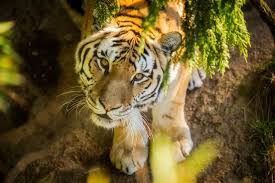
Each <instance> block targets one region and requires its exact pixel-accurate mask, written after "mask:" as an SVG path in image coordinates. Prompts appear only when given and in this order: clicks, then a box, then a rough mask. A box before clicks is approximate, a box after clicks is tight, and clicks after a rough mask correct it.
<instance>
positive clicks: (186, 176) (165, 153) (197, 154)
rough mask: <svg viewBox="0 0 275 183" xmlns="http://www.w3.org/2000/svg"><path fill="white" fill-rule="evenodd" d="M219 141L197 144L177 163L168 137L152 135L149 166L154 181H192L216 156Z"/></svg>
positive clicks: (162, 182)
mask: <svg viewBox="0 0 275 183" xmlns="http://www.w3.org/2000/svg"><path fill="white" fill-rule="evenodd" d="M218 146H219V143H218V141H216V140H207V141H205V142H204V143H203V144H201V145H199V146H198V147H197V148H196V149H195V150H194V151H193V152H192V153H191V155H190V156H188V157H187V159H186V160H185V161H183V162H182V163H180V164H177V163H176V162H175V160H174V147H173V144H172V142H171V140H170V138H169V137H167V136H165V135H163V134H158V135H155V136H154V140H153V142H152V146H151V159H150V161H151V167H152V174H153V182H154V183H166V182H169V183H183V182H184V183H193V182H196V179H197V177H198V175H199V174H200V173H201V172H203V171H204V170H205V169H206V168H207V166H209V165H210V164H211V162H212V161H213V160H214V159H215V158H216V157H217V156H218V154H219V148H218Z"/></svg>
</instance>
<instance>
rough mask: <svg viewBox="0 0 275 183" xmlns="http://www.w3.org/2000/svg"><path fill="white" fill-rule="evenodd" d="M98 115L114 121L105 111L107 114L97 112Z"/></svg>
mask: <svg viewBox="0 0 275 183" xmlns="http://www.w3.org/2000/svg"><path fill="white" fill-rule="evenodd" d="M96 115H97V116H99V117H100V118H103V119H106V120H110V121H113V119H112V118H110V116H109V115H108V114H107V113H105V114H96Z"/></svg>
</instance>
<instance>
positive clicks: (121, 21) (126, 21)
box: [117, 20, 141, 28]
mask: <svg viewBox="0 0 275 183" xmlns="http://www.w3.org/2000/svg"><path fill="white" fill-rule="evenodd" d="M117 22H118V23H131V24H133V25H135V26H137V27H139V28H141V25H139V24H137V23H135V22H132V21H129V20H124V21H123V20H120V21H117Z"/></svg>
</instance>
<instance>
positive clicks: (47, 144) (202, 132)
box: [0, 0, 274, 183]
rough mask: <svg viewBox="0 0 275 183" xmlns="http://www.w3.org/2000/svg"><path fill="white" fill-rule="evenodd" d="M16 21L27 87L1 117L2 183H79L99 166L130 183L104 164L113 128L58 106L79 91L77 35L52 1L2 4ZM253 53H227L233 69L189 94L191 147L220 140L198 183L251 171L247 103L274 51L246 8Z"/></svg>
mask: <svg viewBox="0 0 275 183" xmlns="http://www.w3.org/2000/svg"><path fill="white" fill-rule="evenodd" d="M6 20H15V22H16V27H15V30H14V35H13V42H14V45H15V48H16V50H17V51H18V52H19V54H20V55H21V56H22V57H23V58H24V62H25V63H24V64H23V65H22V72H23V73H24V75H25V76H26V78H27V84H26V86H25V87H23V88H20V89H16V90H18V92H20V93H21V94H22V96H23V97H24V98H25V99H26V100H27V101H28V105H27V106H25V107H24V108H23V109H18V107H17V106H16V105H12V106H13V107H12V110H11V112H10V113H9V114H8V115H7V116H5V117H4V116H3V114H0V120H1V123H2V124H1V125H0V132H1V134H0V182H2V181H4V180H5V182H7V183H32V182H40V183H43V182H47V181H48V180H51V182H58V183H59V182H60V183H66V182H68V183H70V182H74V183H78V182H79V183H80V182H85V180H86V177H87V172H88V170H89V169H91V168H93V167H97V166H100V167H103V168H105V169H106V170H107V171H108V172H109V173H110V175H111V180H112V182H115V183H117V182H118V183H124V182H128V183H130V182H131V183H132V182H136V177H135V176H127V175H124V174H122V173H120V172H119V171H117V170H116V169H115V168H113V167H112V165H111V164H110V162H109V150H110V147H111V141H112V131H110V130H105V129H102V128H99V127H96V126H94V125H93V124H92V123H91V122H90V121H89V115H88V111H87V110H82V111H80V110H74V109H71V108H70V107H67V108H66V107H65V108H63V110H61V108H62V104H64V103H65V102H66V101H68V100H70V99H72V98H73V97H74V95H73V93H67V94H64V95H61V96H58V95H60V94H61V93H64V92H68V91H76V90H78V88H76V86H77V81H76V78H77V77H76V75H75V73H74V70H73V69H74V57H73V53H74V49H75V46H76V44H77V42H78V40H79V39H80V37H79V35H80V32H79V31H78V29H77V28H76V27H75V26H74V24H73V23H72V21H71V20H70V18H69V17H68V16H67V14H66V13H65V11H64V10H63V9H62V8H61V6H60V4H59V2H58V1H56V0H48V1H43V0H36V1H32V0H10V1H1V2H0V21H6ZM246 20H247V24H248V29H249V31H250V33H251V48H250V49H249V58H248V61H247V63H246V62H245V61H244V59H243V58H242V57H240V56H239V54H238V52H237V51H236V50H232V55H231V61H232V62H231V67H230V70H228V71H227V72H226V73H225V75H224V76H223V77H221V76H220V75H217V76H215V77H214V78H213V79H207V80H206V81H205V84H204V86H203V87H202V88H200V89H197V90H195V91H193V92H191V93H190V94H189V95H188V97H187V104H186V114H187V119H188V122H189V124H190V127H191V131H192V136H193V140H194V143H195V146H197V145H198V144H200V143H201V142H203V141H204V140H206V139H208V138H217V139H219V140H221V141H222V144H223V146H222V151H221V154H220V156H219V157H218V159H217V160H216V161H215V162H214V163H213V164H212V165H211V166H210V167H209V168H208V169H207V170H206V171H205V172H204V173H203V175H202V176H201V177H200V179H199V182H210V183H212V182H230V183H231V182H240V181H241V180H244V179H248V178H249V179H255V182H259V181H260V179H259V177H257V176H255V175H254V174H253V171H254V169H255V167H253V164H252V162H253V161H252V160H253V153H254V151H255V149H256V148H257V147H255V145H254V143H252V142H251V140H250V134H249V124H250V122H251V121H253V119H254V118H255V115H254V113H253V107H251V106H253V105H248V104H249V100H250V98H249V96H251V92H253V91H250V89H251V86H253V85H257V81H255V80H253V78H254V77H253V75H254V74H255V72H256V71H257V70H258V69H259V68H261V67H262V66H263V65H264V63H266V62H267V61H268V60H269V59H270V58H271V57H272V54H274V39H273V37H272V34H271V32H270V30H269V28H268V27H267V26H266V24H265V23H264V22H263V21H262V19H261V18H260V16H259V14H258V13H257V11H256V10H254V9H248V10H247V11H246Z"/></svg>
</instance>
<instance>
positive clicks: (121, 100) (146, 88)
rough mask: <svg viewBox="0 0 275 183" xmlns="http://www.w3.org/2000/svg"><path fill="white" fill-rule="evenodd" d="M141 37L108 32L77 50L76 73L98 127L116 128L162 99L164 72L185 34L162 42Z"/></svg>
mask: <svg viewBox="0 0 275 183" xmlns="http://www.w3.org/2000/svg"><path fill="white" fill-rule="evenodd" d="M140 40H141V36H140V34H139V33H137V32H135V31H131V30H127V31H125V30H122V29H121V28H108V29H104V30H102V31H100V32H97V33H95V34H93V35H90V36H89V37H87V38H86V39H85V40H83V41H81V42H80V43H79V45H78V47H77V50H76V54H75V56H76V72H77V73H78V75H79V82H80V84H81V86H82V89H83V91H84V93H85V96H86V103H87V105H88V107H89V108H90V109H91V113H92V115H91V118H92V121H93V122H94V123H96V124H97V125H99V126H103V127H105V128H113V127H115V126H117V125H119V124H120V122H121V121H122V119H123V118H127V116H129V115H130V114H131V113H132V112H133V111H134V110H142V109H144V108H147V107H148V106H150V105H152V104H154V103H155V102H156V101H157V99H158V97H159V94H160V91H161V86H162V81H163V74H164V69H165V68H166V65H167V63H168V62H169V60H170V57H171V54H172V53H173V52H174V51H175V50H176V49H177V48H178V47H179V45H180V44H181V34H180V33H178V32H170V33H168V34H165V35H162V36H161V38H160V39H158V40H152V39H149V38H148V39H147V38H145V42H144V49H143V52H142V53H141V52H140Z"/></svg>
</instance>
